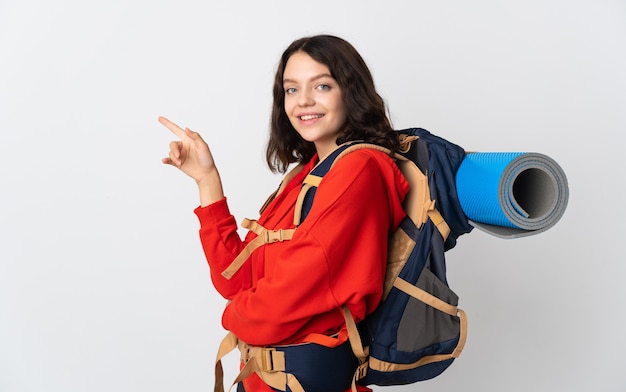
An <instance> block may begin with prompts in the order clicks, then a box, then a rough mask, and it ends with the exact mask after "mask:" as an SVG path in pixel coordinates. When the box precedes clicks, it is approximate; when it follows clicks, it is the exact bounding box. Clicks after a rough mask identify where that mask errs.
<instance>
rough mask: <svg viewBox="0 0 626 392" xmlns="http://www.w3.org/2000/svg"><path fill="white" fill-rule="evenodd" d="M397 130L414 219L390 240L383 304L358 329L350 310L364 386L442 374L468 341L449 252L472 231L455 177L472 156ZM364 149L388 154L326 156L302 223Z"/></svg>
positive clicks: (347, 147)
mask: <svg viewBox="0 0 626 392" xmlns="http://www.w3.org/2000/svg"><path fill="white" fill-rule="evenodd" d="M398 132H399V136H400V139H401V144H402V147H401V152H400V154H399V155H398V156H396V162H397V164H398V167H399V168H400V170H401V171H402V173H403V174H404V176H405V177H406V179H407V181H408V182H409V185H410V191H409V194H408V195H407V197H406V199H405V203H404V209H405V211H406V212H407V217H406V218H405V219H404V220H403V221H402V222H401V224H400V226H399V228H398V229H397V230H396V231H395V232H394V233H393V235H392V237H391V239H390V243H389V255H388V259H387V272H386V276H385V287H384V290H383V299H382V302H381V304H380V305H379V306H378V308H377V310H376V311H375V312H374V313H373V314H371V315H369V316H367V317H366V319H365V320H364V321H363V322H361V323H360V324H359V326H358V327H357V326H356V325H355V323H354V321H353V319H352V316H351V315H350V312H349V310H348V309H347V308H346V307H344V316H345V318H346V324H347V325H348V330H349V337H350V343H351V345H352V349H353V351H354V353H355V355H356V356H357V358H358V359H359V363H360V366H359V369H358V370H357V373H356V374H355V381H358V383H360V384H362V385H372V384H374V385H400V384H410V383H414V382H417V381H422V380H427V379H431V378H433V377H436V376H437V375H439V374H441V373H442V372H443V371H444V370H445V369H447V368H448V367H449V366H450V364H451V363H452V362H453V361H454V359H455V358H457V357H458V356H459V354H460V353H461V351H462V350H463V346H464V344H465V339H466V336H467V320H466V316H465V313H464V312H463V311H462V310H461V309H459V308H458V307H457V305H458V296H457V295H456V294H455V293H454V292H453V291H452V290H451V289H450V288H449V287H448V283H447V279H446V263H445V255H444V252H445V251H446V250H448V249H451V248H452V247H454V246H455V245H456V239H457V238H458V237H459V236H460V235H462V234H465V233H468V232H470V231H471V230H472V226H471V225H470V224H469V223H468V220H467V218H466V217H465V215H464V213H463V210H462V209H461V206H460V204H459V201H458V199H457V197H456V185H455V173H456V170H457V169H458V167H459V165H460V164H461V162H462V160H463V158H464V157H465V151H464V150H463V149H462V148H461V147H459V146H457V145H455V144H452V143H450V142H448V141H447V140H445V139H442V138H440V137H437V136H435V135H432V134H430V133H429V132H428V131H426V130H424V129H421V128H411V129H405V130H401V131H398ZM360 148H373V149H378V150H383V151H385V150H384V149H382V148H381V147H379V146H375V145H370V144H365V143H360V142H352V143H347V144H344V145H342V146H340V147H339V148H338V149H337V150H335V151H334V152H333V153H332V154H331V155H330V156H329V157H327V158H326V159H324V161H323V162H322V163H321V164H320V165H318V166H317V167H316V168H315V169H314V170H313V171H312V172H311V174H310V175H309V176H308V177H307V179H305V181H304V183H305V184H304V185H303V190H302V193H301V196H302V212H301V214H300V215H301V217H300V221H302V220H304V219H305V218H306V215H307V214H308V211H309V210H310V208H311V206H312V204H313V202H314V197H315V190H316V185H315V184H319V183H320V181H321V178H322V177H323V176H324V175H325V174H326V173H327V172H328V171H329V170H330V169H331V167H332V165H333V164H334V163H335V162H336V161H337V160H338V159H340V158H341V157H342V156H345V155H346V154H348V153H350V152H351V151H354V150H356V149H360ZM296 215H298V207H296ZM300 223H301V222H300Z"/></svg>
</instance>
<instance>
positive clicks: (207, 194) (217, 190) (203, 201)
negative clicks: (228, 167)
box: [197, 169, 224, 207]
mask: <svg viewBox="0 0 626 392" xmlns="http://www.w3.org/2000/svg"><path fill="white" fill-rule="evenodd" d="M197 184H198V191H199V193H200V206H201V207H206V206H208V205H209V204H213V203H215V202H216V201H218V200H221V199H223V198H224V190H223V189H222V180H221V178H220V174H219V172H218V171H217V169H214V170H212V171H211V172H210V173H209V174H207V175H206V176H204V177H203V178H202V179H201V180H200V181H197Z"/></svg>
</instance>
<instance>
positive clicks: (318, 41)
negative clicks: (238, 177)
mask: <svg viewBox="0 0 626 392" xmlns="http://www.w3.org/2000/svg"><path fill="white" fill-rule="evenodd" d="M296 52H304V53H306V54H308V55H309V56H311V58H313V59H314V60H315V61H317V62H319V63H322V64H324V65H326V66H327V67H328V69H329V70H330V73H331V76H332V77H333V78H334V79H335V80H336V81H337V83H338V84H339V88H340V89H341V92H342V99H343V103H344V106H345V111H346V117H347V118H346V126H345V127H343V128H342V130H341V131H340V133H339V136H338V137H337V144H341V143H345V142H347V141H350V140H364V141H367V142H370V143H374V144H378V145H381V146H383V147H386V148H388V149H390V150H391V152H392V153H393V152H395V151H396V150H397V147H398V138H397V134H396V132H395V131H394V130H393V128H392V126H391V122H390V121H389V118H388V117H387V109H386V106H385V103H384V101H383V99H382V97H381V96H380V95H379V94H378V93H377V91H376V88H375V86H374V79H373V78H372V75H371V73H370V70H369V68H368V67H367V65H366V64H365V61H364V60H363V58H362V57H361V55H360V54H359V53H358V52H357V50H356V49H355V48H354V47H353V46H352V45H351V44H350V43H349V42H347V41H345V40H344V39H342V38H339V37H336V36H332V35H315V36H310V37H304V38H300V39H298V40H296V41H294V42H292V43H291V45H289V47H287V49H286V50H285V51H284V52H283V54H282V57H281V58H280V62H279V64H278V68H277V70H276V75H275V78H274V90H273V94H274V102H273V107H272V116H271V123H270V138H269V141H268V144H267V150H266V159H267V164H268V166H269V168H270V170H272V171H273V172H281V173H284V172H285V171H286V170H287V169H288V167H289V165H290V164H291V163H294V162H307V161H309V160H310V159H311V158H312V157H313V155H314V154H315V152H316V150H315V145H314V144H313V143H312V142H308V141H306V140H304V139H302V137H300V135H299V134H298V132H297V131H296V130H295V129H294V128H293V126H292V125H291V122H290V121H289V118H288V117H287V113H285V91H284V88H283V74H284V72H285V66H286V65H287V61H288V60H289V58H290V57H291V56H292V55H293V54H294V53H296Z"/></svg>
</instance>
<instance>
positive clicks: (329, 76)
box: [283, 73, 332, 83]
mask: <svg viewBox="0 0 626 392" xmlns="http://www.w3.org/2000/svg"><path fill="white" fill-rule="evenodd" d="M322 78H331V79H332V75H330V74H327V73H323V74H319V75H316V76H313V77H312V78H310V79H309V81H310V82H312V81H315V80H318V79H322ZM283 83H297V81H296V80H294V79H289V78H286V79H283Z"/></svg>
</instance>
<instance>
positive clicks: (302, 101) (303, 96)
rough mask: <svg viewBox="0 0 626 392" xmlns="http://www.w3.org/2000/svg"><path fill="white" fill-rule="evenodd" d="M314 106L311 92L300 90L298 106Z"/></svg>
mask: <svg viewBox="0 0 626 392" xmlns="http://www.w3.org/2000/svg"><path fill="white" fill-rule="evenodd" d="M314 104H315V99H314V98H313V94H312V92H311V91H307V89H304V90H302V91H301V92H300V94H299V96H298V105H300V106H313V105H314Z"/></svg>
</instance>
